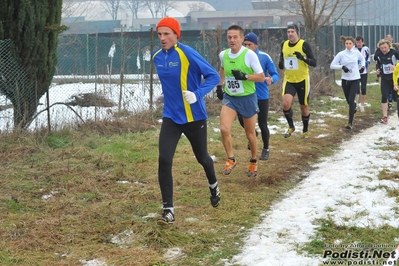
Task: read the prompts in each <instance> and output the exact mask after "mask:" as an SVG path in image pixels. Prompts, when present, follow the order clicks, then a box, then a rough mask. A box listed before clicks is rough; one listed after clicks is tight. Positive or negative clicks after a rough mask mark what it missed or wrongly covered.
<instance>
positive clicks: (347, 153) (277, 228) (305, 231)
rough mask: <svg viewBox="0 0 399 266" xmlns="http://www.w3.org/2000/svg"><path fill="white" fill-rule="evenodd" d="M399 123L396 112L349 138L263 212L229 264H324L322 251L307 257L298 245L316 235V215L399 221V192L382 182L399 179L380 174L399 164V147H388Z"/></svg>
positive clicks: (360, 222)
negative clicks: (393, 193)
mask: <svg viewBox="0 0 399 266" xmlns="http://www.w3.org/2000/svg"><path fill="white" fill-rule="evenodd" d="M398 128H399V122H398V118H397V116H396V115H394V116H392V117H390V119H389V124H388V125H382V124H377V125H375V126H373V127H371V128H369V129H367V130H364V131H363V132H361V133H360V134H358V135H356V136H354V137H353V138H352V139H350V140H348V141H345V142H343V143H342V145H341V146H340V147H339V150H338V151H337V152H335V154H334V155H332V156H330V157H327V158H324V159H323V160H322V161H321V162H320V163H317V164H316V165H315V170H313V171H311V172H309V173H308V177H307V178H306V179H304V180H303V181H302V182H301V183H300V184H298V185H297V187H296V188H294V189H293V190H291V191H289V193H287V196H286V197H285V198H284V199H283V200H281V201H280V202H276V203H275V204H273V205H272V206H271V209H270V211H267V212H265V213H264V214H263V217H264V219H263V221H262V223H261V224H259V225H258V226H256V227H255V228H253V229H251V230H250V232H249V234H248V236H247V237H246V239H245V244H244V246H243V247H242V252H241V253H240V254H238V255H236V256H234V257H233V260H232V261H230V262H228V263H226V265H233V264H234V265H251V266H266V265H273V266H286V265H287V266H288V265H290V266H291V265H301V266H305V265H312V266H314V265H319V264H320V263H321V262H322V259H321V257H319V258H315V257H306V256H304V255H300V254H298V253H297V251H296V249H297V248H300V247H301V246H302V245H303V244H304V243H306V242H309V241H310V240H312V239H314V237H315V230H316V226H317V225H316V224H315V221H316V220H317V219H320V218H327V215H328V216H329V217H331V218H332V219H333V220H334V222H335V223H337V224H339V225H347V226H356V227H372V228H373V227H379V226H381V225H383V224H387V225H390V226H393V227H398V226H399V219H398V218H399V217H398V214H397V213H395V212H394V211H393V209H394V208H395V207H397V203H396V202H395V198H389V197H388V196H387V193H386V191H385V190H384V189H381V186H387V187H390V188H398V187H399V184H398V183H397V182H394V181H389V180H378V177H377V176H378V174H379V172H380V171H381V170H383V169H390V170H391V171H392V172H395V171H398V170H399V164H398V161H397V159H396V158H397V157H398V156H399V152H398V151H391V150H389V151H387V150H384V149H383V147H385V146H388V145H399V138H397V137H396V135H397V133H398ZM326 141H328V139H327V140H326ZM354 241H356V240H355V239H354ZM392 250H393V249H392Z"/></svg>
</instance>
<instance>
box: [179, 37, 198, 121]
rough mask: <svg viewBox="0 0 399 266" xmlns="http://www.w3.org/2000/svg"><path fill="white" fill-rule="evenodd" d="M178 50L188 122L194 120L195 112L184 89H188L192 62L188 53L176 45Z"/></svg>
mask: <svg viewBox="0 0 399 266" xmlns="http://www.w3.org/2000/svg"><path fill="white" fill-rule="evenodd" d="M175 49H176V52H177V53H178V54H179V57H180V62H181V69H180V87H181V90H182V93H181V94H182V95H181V96H182V100H183V102H184V109H185V110H186V117H187V122H193V121H194V118H193V112H192V110H191V106H190V104H189V103H188V102H187V101H186V100H185V99H184V95H183V91H186V90H188V89H187V75H188V68H189V66H190V62H189V61H188V59H187V57H186V55H185V54H184V52H183V51H182V50H181V49H180V48H179V47H177V45H175Z"/></svg>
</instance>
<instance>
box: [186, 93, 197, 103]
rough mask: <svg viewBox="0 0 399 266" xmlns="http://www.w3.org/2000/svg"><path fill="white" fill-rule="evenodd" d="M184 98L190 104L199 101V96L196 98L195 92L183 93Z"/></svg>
mask: <svg viewBox="0 0 399 266" xmlns="http://www.w3.org/2000/svg"><path fill="white" fill-rule="evenodd" d="M183 95H184V98H185V99H186V101H187V102H188V103H189V104H193V103H195V102H196V101H197V96H195V93H194V92H191V91H183Z"/></svg>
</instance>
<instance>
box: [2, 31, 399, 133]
mask: <svg viewBox="0 0 399 266" xmlns="http://www.w3.org/2000/svg"><path fill="white" fill-rule="evenodd" d="M358 27H359V28H357V29H356V32H357V34H363V35H364V37H365V40H366V43H367V42H368V40H371V39H373V40H372V42H373V45H375V43H376V42H377V39H378V40H379V39H380V38H382V37H384V36H385V34H388V33H391V32H395V30H397V29H396V28H388V29H387V28H386V27H381V26H358ZM353 29H354V28H353V26H332V27H325V28H323V29H322V30H320V31H319V32H318V34H317V36H316V39H315V43H312V44H311V45H312V46H313V47H314V53H315V55H316V58H317V60H318V66H317V68H316V70H317V71H313V73H314V74H315V75H318V78H319V80H320V79H324V78H325V77H327V76H329V74H330V73H331V72H330V70H329V64H330V62H331V60H332V58H333V56H334V54H336V53H337V52H338V51H340V50H342V49H344V47H343V46H342V44H341V42H340V39H339V36H340V35H352V36H354V31H353ZM387 30H389V32H387ZM252 31H254V32H255V33H256V34H257V35H258V36H259V48H260V49H261V50H263V51H266V52H267V53H269V54H270V56H271V57H272V59H273V60H274V62H275V63H276V65H277V60H278V56H279V52H280V45H281V43H282V41H283V40H285V39H286V29H285V28H275V29H253V30H252ZM369 33H370V34H369ZM371 33H373V34H371ZM301 37H302V38H304V39H306V32H305V31H304V30H303V29H302V28H301ZM180 41H181V42H182V43H185V44H187V45H189V46H191V47H193V48H195V49H196V50H197V51H198V52H199V53H200V54H201V55H202V56H203V57H204V58H205V59H206V60H208V62H210V63H211V65H213V66H214V67H215V68H216V69H218V68H219V64H220V63H219V58H218V54H219V52H220V51H221V50H223V49H225V48H227V47H228V44H227V42H226V32H225V30H221V29H217V30H209V31H187V32H183V33H182V38H181V40H180ZM158 44H159V41H158V40H157V38H156V34H155V33H154V32H142V33H137V32H136V33H129V32H120V33H110V34H95V35H88V34H87V35H64V36H60V37H59V44H58V50H57V54H58V63H57V67H56V71H55V75H54V78H53V82H52V84H51V86H50V88H49V90H48V93H47V94H46V95H44V96H43V97H41V98H40V99H35V98H33V99H26V98H24V94H23V91H24V90H23V88H24V86H26V85H27V84H24V80H23V76H24V75H23V73H24V69H22V67H21V66H19V65H18V64H17V63H16V60H13V59H12V57H11V55H10V51H9V47H10V41H9V40H8V41H7V40H6V41H1V42H0V54H1V61H0V74H1V75H0V76H1V80H0V93H1V95H0V130H1V131H3V132H4V131H12V130H13V128H14V124H13V117H14V112H16V111H17V110H14V108H13V103H12V102H11V101H10V97H9V96H10V93H12V94H15V93H18V95H19V98H18V99H23V100H25V101H37V102H38V103H39V105H38V107H37V111H36V114H35V116H34V117H33V119H32V120H33V121H32V123H31V124H30V125H29V127H28V129H29V130H38V129H41V128H43V127H44V128H49V129H51V130H58V129H60V128H62V127H65V126H76V125H78V124H79V123H85V122H87V121H93V120H94V121H97V120H103V119H107V120H113V119H116V118H115V117H118V114H120V113H122V112H123V113H125V114H128V115H135V114H137V113H139V112H141V111H144V110H149V109H152V108H154V106H153V104H152V103H153V98H154V97H155V96H157V95H159V94H161V87H160V84H159V81H158V79H157V76H156V73H152V71H153V70H152V64H151V61H150V59H151V58H150V55H151V51H152V50H153V49H154V47H157V46H158ZM373 45H370V48H371V49H375V46H373ZM320 76H321V78H320ZM25 82H27V81H25ZM313 84H315V83H313ZM30 85H31V84H30ZM316 88H317V86H316ZM312 89H313V86H312ZM30 97H32V96H30ZM207 97H215V96H214V95H213V94H209V95H208V96H207Z"/></svg>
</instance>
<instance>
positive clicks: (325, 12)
mask: <svg viewBox="0 0 399 266" xmlns="http://www.w3.org/2000/svg"><path fill="white" fill-rule="evenodd" d="M369 1H371V0H363V1H362V3H357V2H358V1H356V0H281V4H282V6H283V7H284V8H285V9H286V10H287V11H289V12H291V13H293V14H296V15H300V16H302V17H303V20H304V22H305V25H304V27H305V30H306V34H307V38H308V40H309V41H310V42H313V41H314V39H315V36H316V33H317V31H318V30H319V29H320V28H322V27H323V26H328V25H332V24H334V23H335V22H336V21H337V20H339V19H340V18H341V17H342V16H343V15H344V14H345V13H346V12H347V10H348V9H349V8H351V7H354V6H355V4H356V5H357V6H359V5H363V4H365V3H367V2H369Z"/></svg>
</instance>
